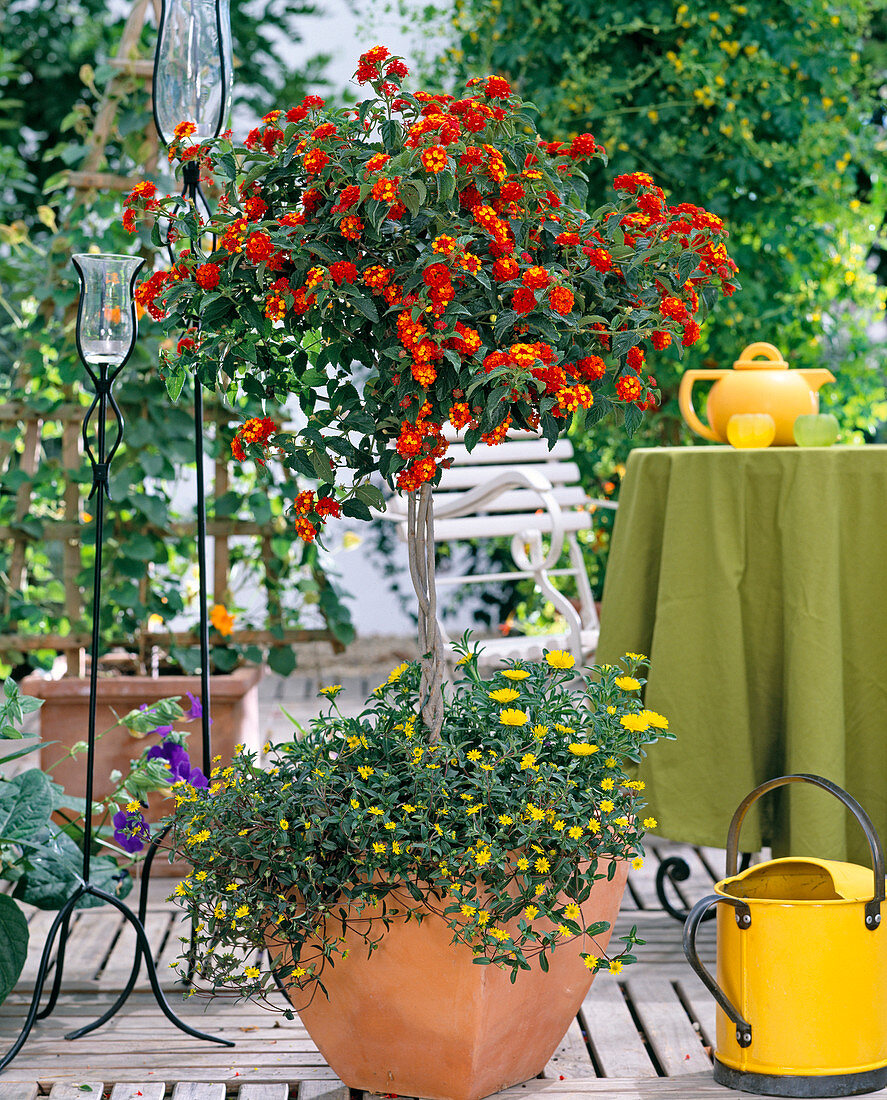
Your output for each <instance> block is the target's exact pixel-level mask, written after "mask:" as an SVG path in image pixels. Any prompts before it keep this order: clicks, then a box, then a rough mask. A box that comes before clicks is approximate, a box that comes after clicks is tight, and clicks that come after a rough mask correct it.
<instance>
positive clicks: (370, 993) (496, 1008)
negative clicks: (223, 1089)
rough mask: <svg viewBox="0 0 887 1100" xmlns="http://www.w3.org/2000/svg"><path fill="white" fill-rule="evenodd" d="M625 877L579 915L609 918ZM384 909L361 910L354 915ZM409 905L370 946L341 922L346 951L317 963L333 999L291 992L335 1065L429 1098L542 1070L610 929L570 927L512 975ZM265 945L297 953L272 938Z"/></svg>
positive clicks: (368, 1086) (363, 1084)
mask: <svg viewBox="0 0 887 1100" xmlns="http://www.w3.org/2000/svg"><path fill="white" fill-rule="evenodd" d="M601 869H602V870H604V871H606V864H605V863H601ZM627 876H628V864H627V863H624V862H623V863H621V864H620V865H619V866H618V867H617V870H616V874H615V876H614V878H613V880H612V881H611V882H607V881H606V879H604V880H601V881H600V882H598V883H596V884H595V886H594V888H593V890H592V893H591V896H590V897H589V899H588V901H587V902H586V903H585V904H584V905H583V906H582V915H583V917H584V919H585V922H586V925H587V924H590V923H592V922H593V921H600V920H605V921H609V922H610V925H611V928H612V924H613V922H614V921H615V919H616V915H617V913H618V911H619V906H620V904H621V902H622V893H623V891H624V889H625V880H626V878H627ZM389 903H390V901H389ZM379 912H381V911H380V910H375V911H374V910H368V909H364V910H363V912H362V913H361V915H360V918H358V920H360V921H361V923H362V922H363V919H364V918H366V917H367V916H372V915H373V914H374V913H379ZM389 912H390V910H389ZM406 913H407V907H406V906H405V907H404V909H403V910H402V911H400V912H399V913H398V915H396V916H394V917H392V918H391V921H390V928H389V930H388V932H386V933H385V934H384V936H383V938H382V940H381V943H380V944H379V946H378V947H377V948H376V949H375V950H374V951H373V952H372V954H371V955H369V956H368V952H367V948H366V947H365V946H364V945H363V943H362V940H361V937H360V935H359V933H358V932H357V931H355V930H354V929H352V928H348V930H347V931H346V933H345V941H346V945H347V947H348V948H349V954H348V957H347V959H342V958H340V957H338V956H337V958H336V962H335V965H334V966H330V965H327V966H326V967H325V969H324V971H323V975H322V979H321V980H322V981H323V984H324V986H325V987H326V989H327V992H328V994H329V999H327V998H326V997H324V995H323V993H322V992H321V991H320V990H318V991H317V993H316V994H315V996H314V998H313V1000H312V1002H311V1004H310V1005H309V1006H308V1007H307V1008H302V1007H300V1002H299V998H301V999H302V1001H304V999H305V995H304V994H301V993H299V992H298V991H295V990H294V992H293V1004H294V1007H296V1008H297V1009H298V1011H299V1015H300V1017H301V1019H302V1022H303V1024H304V1025H305V1027H306V1028H307V1030H308V1033H309V1035H310V1036H311V1038H312V1039H313V1040H314V1042H315V1043H316V1044H317V1046H318V1048H319V1049H320V1052H321V1054H322V1055H323V1056H324V1058H325V1059H326V1060H327V1062H328V1063H329V1064H330V1066H331V1067H332V1069H333V1070H334V1071H335V1073H336V1074H337V1075H338V1076H339V1077H340V1078H341V1079H342V1080H343V1081H344V1082H345V1084H346V1085H348V1086H350V1087H351V1088H354V1089H362V1090H363V1091H365V1092H376V1093H397V1094H398V1095H400V1096H420V1097H426V1098H428V1100H479V1098H480V1097H483V1096H489V1095H490V1094H491V1093H494V1092H498V1091H499V1090H500V1089H504V1088H508V1087H509V1086H510V1085H515V1084H518V1083H520V1082H522V1081H527V1080H529V1079H530V1078H532V1077H536V1076H538V1075H539V1073H540V1072H541V1071H542V1069H543V1068H544V1067H545V1064H546V1063H547V1062H548V1060H549V1059H550V1058H551V1056H552V1054H553V1053H554V1051H555V1049H556V1048H557V1045H558V1043H559V1042H560V1040H561V1039H562V1038H563V1036H564V1035H565V1034H566V1031H567V1028H568V1027H569V1026H570V1022H571V1021H572V1020H573V1019H574V1018H575V1016H576V1013H577V1012H578V1011H579V1006H580V1005H581V1004H582V1001H583V1000H584V998H585V996H586V994H587V993H588V990H589V988H590V986H591V982H592V978H593V976H594V975H593V974H592V973H591V971H589V970H588V969H587V968H586V966H585V964H584V962H583V961H582V958H581V955H580V952H581V951H582V950H583V949H584V950H585V951H586V952H589V953H591V954H600V953H601V952H602V951H603V950H604V949H605V948H606V944H607V941H608V940H609V938H610V932H609V931H608V932H606V933H605V934H604V935H602V936H598V937H596V938H595V941H594V942H593V943H592V942H591V941H588V940H583V939H582V938H581V937H577V938H576V939H575V940H573V941H571V942H569V943H564V944H562V945H561V946H560V947H558V948H557V949H556V950H555V951H554V952H552V953H551V954H550V955H549V963H550V967H549V970H548V972H547V973H546V972H545V971H543V970H541V969H540V967H539V966H538V963H536V962H533V963H532V966H533V969H532V970H527V971H523V970H522V971H520V972H519V973H518V976H517V980H516V981H515V982H514V984H512V982H511V980H510V972H509V971H508V970H507V969H504V968H500V967H498V966H492V965H490V966H479V965H477V964H476V963H474V962H472V953H471V950H470V949H469V948H468V947H466V946H465V945H463V944H453V943H452V942H451V940H452V932H451V931H450V929H449V928H448V927H447V925H446V923H445V922H444V920H443V919H442V918H441V917H438V916H436V915H435V914H433V913H427V914H426V916H425V919H424V920H423V921H422V922H421V923H419V922H417V921H415V920H409V921H408V920H407V919H406ZM269 949H270V951H271V953H272V956H274V955H280V954H281V950H282V953H283V957H284V961H285V962H288V961H290V960H291V959H292V955H291V953H290V952H289V949H288V948H286V947H285V946H284V945H281V944H280V943H279V942H276V943H275V941H274V940H273V938H272V937H269ZM287 956H288V958H287Z"/></svg>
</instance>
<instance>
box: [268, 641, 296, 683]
mask: <svg viewBox="0 0 887 1100" xmlns="http://www.w3.org/2000/svg"><path fill="white" fill-rule="evenodd" d="M268 666H269V668H270V669H271V671H272V672H276V673H277V674H278V676H289V675H290V674H291V673H292V672H294V671H295V668H296V655H295V653H294V652H293V650H292V649H291V648H290V647H288V646H287V647H284V646H273V647H272V648H271V649H269V650H268Z"/></svg>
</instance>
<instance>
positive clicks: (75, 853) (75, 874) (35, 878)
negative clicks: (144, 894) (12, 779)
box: [15, 833, 132, 909]
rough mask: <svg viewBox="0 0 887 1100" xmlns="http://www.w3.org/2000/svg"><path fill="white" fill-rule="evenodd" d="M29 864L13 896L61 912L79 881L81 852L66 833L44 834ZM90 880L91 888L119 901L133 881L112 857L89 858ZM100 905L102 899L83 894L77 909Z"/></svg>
mask: <svg viewBox="0 0 887 1100" xmlns="http://www.w3.org/2000/svg"><path fill="white" fill-rule="evenodd" d="M29 863H30V867H29V869H28V870H27V872H26V873H25V874H24V875H23V877H22V878H21V879H19V881H18V882H17V883H16V887H15V897H17V898H20V899H21V900H22V901H24V902H25V903H26V904H28V905H34V906H36V907H37V908H38V909H60V908H61V907H62V906H63V905H64V904H65V902H66V901H67V900H68V899H69V898H70V897H71V895H72V894H73V893H74V891H75V890H76V889H77V887H78V885H79V884H80V883H81V881H82V878H81V874H82V871H83V853H82V852H81V850H80V848H79V847H78V845H77V844H75V843H74V841H73V840H72V839H71V838H70V837H69V836H68V835H67V833H59V834H58V835H57V836H54V837H50V836H48V835H44V837H43V838H42V843H41V846H40V848H39V849H38V851H37V853H36V855H30V856H29ZM121 876H122V877H121ZM89 879H90V882H91V883H92V884H93V885H94V886H97V887H99V889H101V890H105V891H106V892H107V893H109V894H114V895H115V896H116V897H119V898H123V897H126V895H127V894H128V893H129V891H130V890H131V889H132V879H131V878H130V876H129V875H128V874H127V873H126V872H125V871H121V870H120V868H119V867H118V866H117V862H116V860H114V859H113V858H112V857H111V856H93V857H92V859H91V861H90V872H89ZM99 905H104V902H103V901H102V899H101V898H97V897H93V895H92V894H84V895H83V897H81V898H79V899H78V901H77V905H76V908H77V909H95V908H96V907H97V906H99Z"/></svg>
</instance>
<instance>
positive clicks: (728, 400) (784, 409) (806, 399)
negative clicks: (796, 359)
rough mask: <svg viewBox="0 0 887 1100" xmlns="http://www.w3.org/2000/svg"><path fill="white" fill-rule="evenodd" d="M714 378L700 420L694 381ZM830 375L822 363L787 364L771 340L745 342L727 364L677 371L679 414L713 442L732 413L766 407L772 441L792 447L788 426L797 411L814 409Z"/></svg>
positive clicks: (723, 439)
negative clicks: (818, 365) (812, 365)
mask: <svg viewBox="0 0 887 1100" xmlns="http://www.w3.org/2000/svg"><path fill="white" fill-rule="evenodd" d="M710 380H714V383H715V384H714V385H713V386H712V388H711V391H710V392H709V395H708V401H707V402H706V406H705V415H706V419H707V420H708V424H703V423H702V421H701V420H700V419H699V417H698V416H697V415H696V410H695V409H694V408H693V395H692V390H693V383H694V382H706V381H710ZM834 380H835V376H834V375H833V374H832V372H831V371H829V370H826V369H825V368H824V367H821V368H815V369H810V370H801V369H798V368H795V369H794V370H790V369H789V365H788V363H786V361H785V360H784V359H783V358H782V355H781V354H780V352H779V349H778V348H775V347H774V346H773V345H772V344H765V343H757V344H749V345H748V347H747V348H745V349H744V350H743V352H742V354H741V355H740V356H739V358H738V359H737V360H736V362H735V363H734V364H733V369H732V370H688V371H684V374H683V376H682V377H681V385H680V389H679V390H678V404H679V405H680V407H681V415H682V416H683V418H684V420H686V422H687V423H688V424H689V425H690V427H691V428H692V429H693V431H694V432H696V434H697V435H701V436H702V437H703V439H710V440H712V442H713V443H726V442H727V425H728V423H729V422H730V417H731V416H736V415H742V414H745V413H767V414H769V415H770V416H772V417H773V421H774V424H775V428H776V431H775V433H774V438H773V443H774V444H775V445H776V446H777V447H793V446H794V444H795V437H794V434H793V431H792V429H793V428H794V424H795V420H796V419H797V418H798V417H799V416H802V415H805V414H810V413H818V412H819V389H820V387H821V386H823V385H825V383H826V382H834Z"/></svg>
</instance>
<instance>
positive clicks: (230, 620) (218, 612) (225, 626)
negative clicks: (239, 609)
mask: <svg viewBox="0 0 887 1100" xmlns="http://www.w3.org/2000/svg"><path fill="white" fill-rule="evenodd" d="M209 621H210V622H211V623H212V625H213V626H214V627H215V628H216V630H218V632H219V633H220V634H221V635H222V637H223V638H227V637H228V635H229V634H230V633H231V631H232V630H233V629H234V616H233V615H232V614H230V613H229V611H228V609H227V608H226V607H224V606H223V605H222V604H220V603H217V604H216V605H215V607H213V609H212V611H210V613H209Z"/></svg>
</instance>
